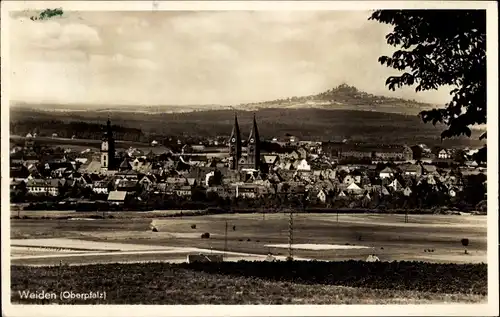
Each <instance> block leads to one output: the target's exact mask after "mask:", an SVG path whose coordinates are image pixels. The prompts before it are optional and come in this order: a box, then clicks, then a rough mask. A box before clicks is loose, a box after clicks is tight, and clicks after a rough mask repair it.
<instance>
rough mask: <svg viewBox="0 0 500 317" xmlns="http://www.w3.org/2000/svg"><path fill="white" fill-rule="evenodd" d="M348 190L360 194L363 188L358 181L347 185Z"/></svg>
mask: <svg viewBox="0 0 500 317" xmlns="http://www.w3.org/2000/svg"><path fill="white" fill-rule="evenodd" d="M346 190H347V191H348V192H349V193H353V194H360V193H362V192H363V189H362V188H361V187H359V186H358V185H357V184H356V183H351V184H350V185H349V186H347V188H346Z"/></svg>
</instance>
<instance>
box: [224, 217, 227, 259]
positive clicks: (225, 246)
mask: <svg viewBox="0 0 500 317" xmlns="http://www.w3.org/2000/svg"><path fill="white" fill-rule="evenodd" d="M226 252H227V220H226V230H225V233H224V257H226Z"/></svg>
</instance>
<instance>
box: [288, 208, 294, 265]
mask: <svg viewBox="0 0 500 317" xmlns="http://www.w3.org/2000/svg"><path fill="white" fill-rule="evenodd" d="M288 259H289V260H293V208H290V218H289V220H288Z"/></svg>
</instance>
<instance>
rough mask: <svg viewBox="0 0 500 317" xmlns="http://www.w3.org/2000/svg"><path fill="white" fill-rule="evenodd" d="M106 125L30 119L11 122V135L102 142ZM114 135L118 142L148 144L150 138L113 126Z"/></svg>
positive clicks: (137, 132) (138, 130)
mask: <svg viewBox="0 0 500 317" xmlns="http://www.w3.org/2000/svg"><path fill="white" fill-rule="evenodd" d="M104 128H105V125H103V124H98V123H88V122H82V121H73V122H62V121H59V120H47V119H28V120H20V121H11V123H10V133H11V134H15V135H21V136H25V135H27V134H28V133H31V134H34V133H36V134H37V135H38V136H45V137H49V136H52V135H53V134H57V137H61V138H73V137H74V138H76V139H92V140H100V139H101V138H102V137H103V133H104ZM112 128H113V133H114V135H115V138H116V139H117V140H126V141H134V142H147V141H148V138H147V137H146V136H145V135H144V133H143V132H142V131H141V129H136V128H129V127H123V126H119V125H113V126H112Z"/></svg>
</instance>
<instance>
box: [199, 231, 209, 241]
mask: <svg viewBox="0 0 500 317" xmlns="http://www.w3.org/2000/svg"><path fill="white" fill-rule="evenodd" d="M201 238H202V239H210V233H208V232H205V233H202V234H201Z"/></svg>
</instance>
